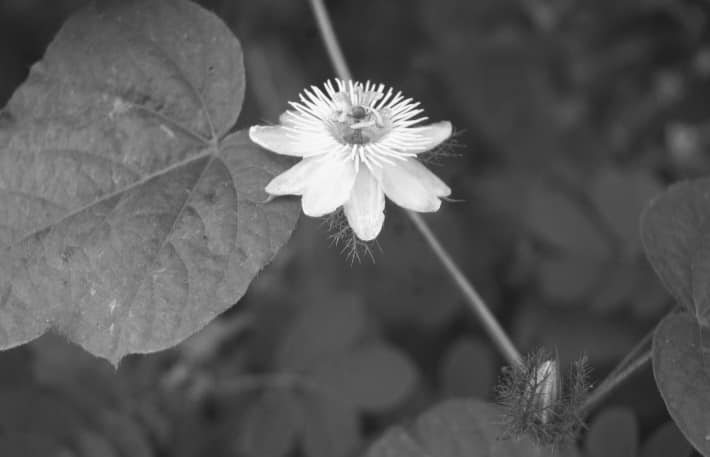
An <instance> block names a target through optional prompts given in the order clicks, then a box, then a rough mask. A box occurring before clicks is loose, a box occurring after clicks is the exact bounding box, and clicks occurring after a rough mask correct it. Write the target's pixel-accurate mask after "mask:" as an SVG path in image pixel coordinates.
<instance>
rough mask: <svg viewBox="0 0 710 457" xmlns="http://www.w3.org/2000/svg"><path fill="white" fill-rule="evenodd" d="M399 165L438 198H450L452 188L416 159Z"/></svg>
mask: <svg viewBox="0 0 710 457" xmlns="http://www.w3.org/2000/svg"><path fill="white" fill-rule="evenodd" d="M397 164H398V165H399V166H400V167H402V168H404V169H405V170H407V171H408V172H409V173H411V174H412V175H414V176H416V177H417V178H418V179H419V180H420V181H421V182H422V184H424V185H425V186H426V187H428V188H429V189H430V190H431V191H432V192H433V193H434V195H436V196H437V197H448V196H449V195H451V188H450V187H449V186H447V185H446V184H445V183H444V181H442V180H441V179H439V177H438V176H436V175H435V174H434V173H432V172H431V171H429V169H428V168H427V167H425V166H424V165H422V164H421V162H419V161H418V160H416V159H406V160H403V161H401V162H397Z"/></svg>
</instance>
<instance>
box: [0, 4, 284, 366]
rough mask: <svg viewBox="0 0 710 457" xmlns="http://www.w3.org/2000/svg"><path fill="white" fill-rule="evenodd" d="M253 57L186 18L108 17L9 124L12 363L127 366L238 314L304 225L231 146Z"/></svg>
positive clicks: (161, 12) (205, 19)
mask: <svg viewBox="0 0 710 457" xmlns="http://www.w3.org/2000/svg"><path fill="white" fill-rule="evenodd" d="M241 60H242V56H241V49H240V46H239V43H238V41H237V40H236V38H235V37H234V36H233V35H232V33H231V32H230V31H229V29H228V28H227V27H226V26H225V25H224V24H223V23H222V22H221V21H220V20H219V19H218V18H217V17H216V16H214V15H212V14H211V13H208V12H206V11H205V10H202V9H201V8H199V7H198V6H196V5H194V4H192V3H189V2H185V1H167V0H159V1H148V0H135V1H128V2H119V1H107V2H96V3H91V4H90V5H88V6H87V7H86V8H84V9H83V10H81V11H80V12H79V13H77V14H76V15H74V16H73V17H72V18H70V19H69V20H68V21H67V23H66V24H65V25H64V26H63V27H62V29H61V30H60V32H59V33H58V35H57V37H56V38H55V40H54V41H53V42H52V44H51V45H50V47H49V49H48V50H47V52H46V54H45V56H44V58H43V59H42V61H41V62H39V63H38V64H36V65H35V66H34V67H33V68H32V70H31V72H30V75H29V77H28V79H27V81H26V82H25V83H24V84H23V85H22V86H21V87H20V88H19V89H18V90H17V92H16V93H15V94H14V95H13V97H12V98H11V100H10V101H9V103H8V105H7V107H6V108H5V111H6V114H7V116H9V117H10V118H11V119H12V121H11V122H9V123H8V125H7V126H6V127H5V128H3V129H2V130H0V221H1V222H0V251H2V255H1V256H0V347H3V348H8V347H12V346H15V345H18V344H21V343H24V342H26V341H28V340H31V339H33V338H36V337H37V336H39V335H40V334H42V333H43V332H45V331H46V330H47V329H50V328H52V329H55V330H57V331H59V332H60V333H62V334H64V335H66V336H67V337H68V338H69V339H70V340H72V341H74V342H76V343H78V344H80V345H81V346H83V347H84V348H86V349H87V350H88V351H90V352H92V353H94V354H96V355H100V356H102V357H105V358H107V359H109V360H111V361H112V362H113V363H117V362H118V360H120V359H121V357H122V356H124V355H125V354H128V353H133V352H149V351H155V350H159V349H163V348H165V347H168V346H171V345H173V344H176V343H177V342H179V341H181V340H182V339H184V338H185V337H187V336H188V335H190V334H192V333H194V332H195V331H196V330H198V329H199V328H201V327H202V326H203V325H204V324H206V323H207V322H209V320H211V319H212V318H214V317H215V316H216V315H217V314H219V313H220V312H222V311H224V310H225V309H226V308H227V307H229V306H230V305H232V304H233V303H234V302H236V301H237V300H238V299H239V298H240V297H241V295H242V294H243V293H244V291H245V290H246V287H247V286H248V284H249V283H250V281H251V280H252V279H253V277H254V275H255V274H256V273H257V272H258V271H259V270H260V269H261V268H262V267H263V266H264V265H265V264H266V263H267V262H268V261H269V260H270V259H271V258H272V257H273V256H274V254H275V253H276V252H277V250H278V249H279V247H280V246H281V245H282V244H283V243H284V242H285V240H286V239H287V237H288V236H289V235H290V232H291V230H292V228H293V225H294V224H295V220H296V217H297V208H296V205H295V204H294V202H291V201H287V200H280V201H277V202H273V203H269V204H263V201H264V200H265V198H266V195H265V194H264V193H263V190H262V189H263V187H264V185H265V184H266V182H268V180H269V179H270V178H271V177H273V176H274V175H275V174H277V173H279V172H280V171H282V170H283V168H284V164H282V163H281V162H279V161H278V160H277V159H275V158H273V157H272V155H271V154H268V153H266V152H264V151H262V150H260V149H259V148H258V147H256V146H254V145H252V144H251V143H250V142H249V140H248V138H247V135H246V134H245V133H237V134H232V135H227V132H228V130H229V128H230V127H231V126H232V125H233V124H234V122H235V120H236V118H237V115H238V114H239V110H240V107H241V103H242V98H243V91H244V76H243V68H242V61H241Z"/></svg>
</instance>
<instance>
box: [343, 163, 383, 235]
mask: <svg viewBox="0 0 710 457" xmlns="http://www.w3.org/2000/svg"><path fill="white" fill-rule="evenodd" d="M343 209H344V211H345V217H347V218H348V223H349V224H350V227H351V228H352V229H353V232H355V235H357V237H358V238H360V239H361V240H363V241H370V240H374V239H375V238H377V235H379V234H380V230H382V224H383V223H384V221H385V213H384V211H385V194H384V193H383V192H382V187H381V186H380V183H378V182H377V180H376V179H375V177H374V176H372V173H370V170H368V169H367V167H365V166H361V167H360V171H359V172H358V174H357V177H356V178H355V184H354V185H353V189H352V193H351V195H350V199H349V200H348V201H347V202H345V205H343Z"/></svg>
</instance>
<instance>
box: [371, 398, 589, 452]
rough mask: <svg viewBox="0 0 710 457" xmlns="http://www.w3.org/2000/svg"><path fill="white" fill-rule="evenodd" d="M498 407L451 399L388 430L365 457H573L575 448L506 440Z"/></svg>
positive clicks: (477, 401)
mask: <svg viewBox="0 0 710 457" xmlns="http://www.w3.org/2000/svg"><path fill="white" fill-rule="evenodd" d="M500 423H501V411H500V409H499V408H498V407H497V406H496V405H493V404H491V403H485V402H483V401H480V400H450V401H447V402H444V403H442V404H440V405H439V406H436V407H434V408H432V409H431V410H429V411H428V412H426V413H424V414H422V415H421V416H420V417H419V418H418V419H417V421H416V422H415V424H414V425H413V426H412V428H411V430H406V429H404V428H403V427H400V426H397V427H393V428H392V429H390V430H389V431H388V432H387V433H385V435H384V436H383V437H382V438H380V439H379V440H377V441H376V442H375V443H374V444H373V446H372V447H371V448H370V449H369V451H368V452H367V454H365V455H366V456H367V457H469V456H474V455H475V456H480V457H543V456H548V455H553V454H554V455H559V456H561V457H567V456H569V457H572V456H576V455H577V453H576V451H574V450H557V451H555V452H553V451H552V450H548V449H542V448H539V447H537V446H535V445H534V444H533V443H532V442H530V441H529V440H527V439H505V437H504V433H505V432H504V430H503V429H502V427H501V426H500V425H499V424H500Z"/></svg>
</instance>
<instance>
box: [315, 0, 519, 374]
mask: <svg viewBox="0 0 710 457" xmlns="http://www.w3.org/2000/svg"><path fill="white" fill-rule="evenodd" d="M309 1H310V5H311V9H312V10H313V15H314V16H315V19H316V22H317V24H318V30H319V31H320V34H321V38H322V39H323V43H324V44H325V48H326V50H327V52H328V57H329V58H330V61H331V63H332V64H333V67H334V69H335V73H336V74H337V75H338V77H339V78H340V79H344V80H351V79H352V74H351V72H350V69H349V68H348V64H347V61H346V60H345V57H344V54H343V51H342V50H341V48H340V44H339V43H338V38H337V36H336V34H335V31H334V30H333V24H332V22H331V20H330V16H329V15H328V11H327V10H326V8H325V5H324V3H323V0H309ZM407 215H408V216H409V218H410V219H411V221H412V223H414V226H415V227H416V228H417V229H418V230H419V232H420V233H421V234H422V236H423V237H424V239H425V240H426V242H427V243H428V244H429V246H430V247H431V249H432V251H433V252H434V254H435V255H436V257H437V258H438V259H439V262H441V264H442V266H443V267H444V268H445V269H446V272H447V273H448V274H449V276H451V279H452V280H453V281H454V283H455V284H456V286H457V287H458V288H459V289H460V291H461V293H462V294H463V296H464V298H465V299H466V303H467V305H468V307H469V308H470V309H471V311H473V313H474V314H475V315H476V317H478V319H479V320H480V322H481V324H482V325H483V328H484V329H485V331H486V333H488V336H489V337H490V338H491V339H492V340H493V343H494V344H495V345H496V347H497V348H498V351H499V352H500V354H501V355H502V356H503V357H504V358H505V359H506V361H507V362H508V364H510V365H512V366H519V365H521V364H522V360H523V359H522V357H521V355H520V353H519V352H518V350H517V349H516V348H515V345H514V344H513V342H512V341H511V339H510V337H509V336H508V334H507V333H506V332H505V330H503V328H502V327H501V325H500V324H499V323H498V320H497V319H496V318H495V316H494V315H493V313H492V312H491V311H490V309H489V308H488V306H487V305H486V303H485V302H484V301H483V299H482V298H481V296H480V295H478V293H477V292H476V289H475V288H474V287H473V285H471V283H470V282H469V281H468V279H466V276H465V275H464V274H463V272H462V271H461V269H460V268H459V267H458V265H456V262H454V260H453V258H452V257H451V255H450V254H449V253H448V252H447V251H446V249H445V248H444V247H443V245H442V244H441V242H440V241H439V239H438V238H437V237H436V235H434V233H433V232H432V231H431V229H430V228H429V226H428V225H427V223H426V221H424V219H423V218H422V217H421V216H420V215H419V214H417V213H414V212H412V211H407Z"/></svg>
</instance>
